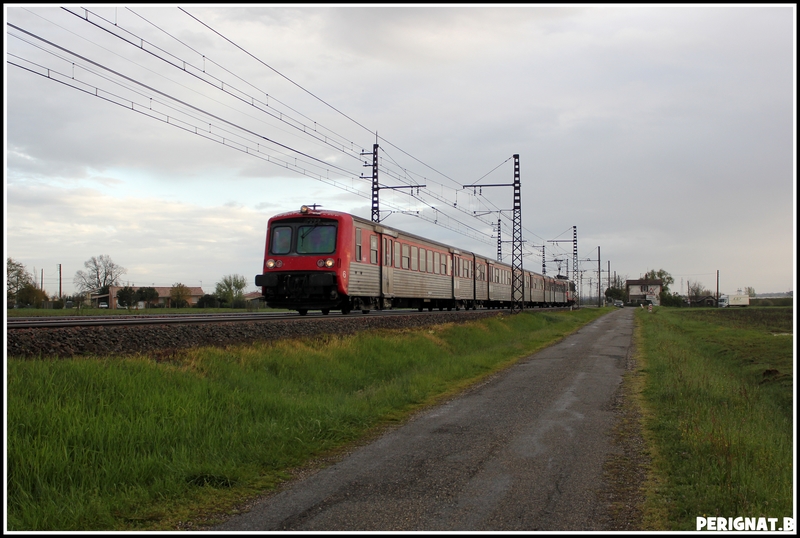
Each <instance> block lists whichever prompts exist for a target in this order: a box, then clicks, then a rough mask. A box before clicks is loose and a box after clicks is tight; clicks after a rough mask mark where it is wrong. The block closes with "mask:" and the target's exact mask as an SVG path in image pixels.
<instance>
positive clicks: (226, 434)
mask: <svg viewBox="0 0 800 538" xmlns="http://www.w3.org/2000/svg"><path fill="white" fill-rule="evenodd" d="M187 310H188V309H187ZM610 311H611V310H610V309H592V308H587V309H581V310H576V311H574V312H536V313H526V314H523V315H518V316H506V315H503V316H500V317H498V318H492V319H487V320H482V321H475V322H470V323H467V324H463V325H443V326H438V327H435V328H428V329H420V330H403V331H370V332H364V333H361V334H358V335H354V336H348V337H330V336H329V337H322V338H317V339H303V340H293V341H284V342H277V343H272V344H259V345H253V346H241V347H236V348H230V349H226V350H221V349H212V348H206V349H200V350H192V351H186V352H183V353H180V354H178V355H177V356H175V357H174V358H173V359H172V360H170V361H161V362H158V361H156V360H154V359H153V358H152V357H148V356H141V357H133V358H120V357H90V358H76V359H62V360H51V359H42V360H23V359H18V358H14V357H9V358H8V361H7V370H6V376H7V393H8V408H7V466H8V467H7V468H8V480H7V525H8V529H9V530H12V531H79V530H83V531H87V530H106V531H108V530H118V531H119V530H127V531H135V530H174V529H178V528H183V529H186V528H192V527H191V525H189V524H187V523H186V522H194V524H195V525H199V524H209V523H212V522H213V521H214V520H215V517H218V516H215V514H221V513H225V512H228V511H230V510H231V509H232V508H233V507H235V506H236V505H237V504H239V503H240V502H241V501H242V500H244V499H247V498H252V497H255V496H257V495H258V494H259V493H260V492H262V491H264V490H269V489H270V488H273V487H275V486H276V485H277V484H278V483H279V482H280V481H282V480H285V479H286V478H288V477H289V473H290V472H291V470H292V469H294V468H297V467H298V466H303V465H304V464H306V463H307V462H308V461H310V460H313V459H315V458H319V457H323V456H325V455H327V454H334V453H336V452H337V450H341V449H342V448H343V447H347V446H349V445H350V444H352V443H354V442H359V440H363V439H367V438H370V436H371V435H374V434H376V433H377V432H379V431H381V428H382V427H384V426H386V425H387V424H392V423H397V422H398V421H402V420H404V419H405V418H406V417H407V416H408V415H409V414H410V413H412V412H414V411H415V410H418V409H420V408H422V407H424V406H427V405H431V404H434V403H436V402H437V401H440V399H441V398H443V397H445V396H447V395H451V394H454V393H457V392H458V391H460V390H462V389H463V388H465V387H467V386H469V385H470V384H472V383H475V382H476V381H478V380H480V379H481V378H483V377H485V376H486V375H489V374H491V373H493V372H496V371H498V370H500V369H502V368H505V367H507V366H509V365H511V364H513V363H514V362H516V361H517V360H518V359H520V358H521V357H524V356H527V355H529V354H531V353H533V352H535V351H537V350H539V349H541V348H543V347H545V346H547V345H550V344H552V343H553V342H556V341H558V340H560V339H561V338H563V337H564V336H566V335H568V334H570V333H571V332H573V331H575V330H577V329H578V328H579V327H581V326H582V325H584V324H586V323H588V322H589V321H591V320H593V319H596V318H597V317H598V316H601V315H603V314H605V313H608V312H610ZM635 315H636V323H637V330H636V337H635V338H636V344H637V348H638V354H639V357H638V363H639V370H638V371H636V372H633V373H632V374H631V375H632V376H633V379H635V383H633V386H634V387H637V386H638V387H639V389H640V390H639V391H638V401H639V403H640V405H641V408H642V410H643V412H644V414H643V416H644V419H643V425H644V428H643V430H644V432H645V438H646V443H647V449H646V450H647V452H648V454H650V455H651V456H652V469H650V476H649V480H648V482H647V484H646V486H647V489H646V493H647V495H646V501H645V506H644V514H645V517H644V521H643V523H642V526H643V527H642V528H643V530H694V525H695V518H696V517H697V516H721V517H737V516H743V517H761V516H763V517H777V518H782V517H784V516H790V515H792V509H793V506H794V505H793V486H794V483H793V476H794V475H793V467H792V465H793V445H792V442H793V432H794V422H793V418H794V394H793V391H794V356H793V334H792V333H793V311H792V309H791V308H749V309H669V308H656V309H655V310H654V312H653V313H648V312H647V311H639V310H637V311H636V314H635ZM181 522H183V523H181Z"/></svg>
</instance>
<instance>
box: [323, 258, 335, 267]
mask: <svg viewBox="0 0 800 538" xmlns="http://www.w3.org/2000/svg"><path fill="white" fill-rule="evenodd" d="M333 264H334V261H333V258H328V259H327V260H325V267H333Z"/></svg>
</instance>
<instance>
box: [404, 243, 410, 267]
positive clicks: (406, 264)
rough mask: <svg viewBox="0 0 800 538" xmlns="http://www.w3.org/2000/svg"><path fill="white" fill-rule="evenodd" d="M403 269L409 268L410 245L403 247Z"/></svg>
mask: <svg viewBox="0 0 800 538" xmlns="http://www.w3.org/2000/svg"><path fill="white" fill-rule="evenodd" d="M402 267H403V269H408V268H409V247H408V245H403V264H402Z"/></svg>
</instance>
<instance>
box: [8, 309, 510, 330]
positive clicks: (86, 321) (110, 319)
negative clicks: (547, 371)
mask: <svg viewBox="0 0 800 538" xmlns="http://www.w3.org/2000/svg"><path fill="white" fill-rule="evenodd" d="M482 311H484V312H499V311H498V310H488V309H487V310H482ZM465 312H466V311H465ZM439 313H441V314H445V313H451V314H452V313H453V312H448V311H437V310H434V311H425V312H421V313H420V312H418V311H417V310H375V311H371V312H370V313H368V314H363V313H360V312H358V313H356V312H353V313H350V314H347V315H343V314H341V313H340V312H331V313H330V314H322V313H321V312H309V313H308V314H307V315H305V316H300V315H299V314H297V312H258V313H233V314H164V315H158V314H145V315H124V314H123V315H115V316H65V317H56V318H54V317H46V318H45V317H27V318H11V319H8V320H7V322H6V329H8V330H13V329H47V328H64V327H109V326H136V325H173V324H193V323H231V322H236V323H243V322H251V321H280V320H313V319H330V318H347V319H350V318H354V317H365V316H372V317H376V316H407V315H420V314H423V315H437V314H439Z"/></svg>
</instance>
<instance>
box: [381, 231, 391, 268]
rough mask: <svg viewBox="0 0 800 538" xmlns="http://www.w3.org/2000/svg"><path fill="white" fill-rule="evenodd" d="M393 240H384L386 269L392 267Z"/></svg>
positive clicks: (384, 263)
mask: <svg viewBox="0 0 800 538" xmlns="http://www.w3.org/2000/svg"><path fill="white" fill-rule="evenodd" d="M392 248H393V245H392V240H391V239H386V238H385V237H384V238H383V265H385V266H386V267H391V266H392Z"/></svg>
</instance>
